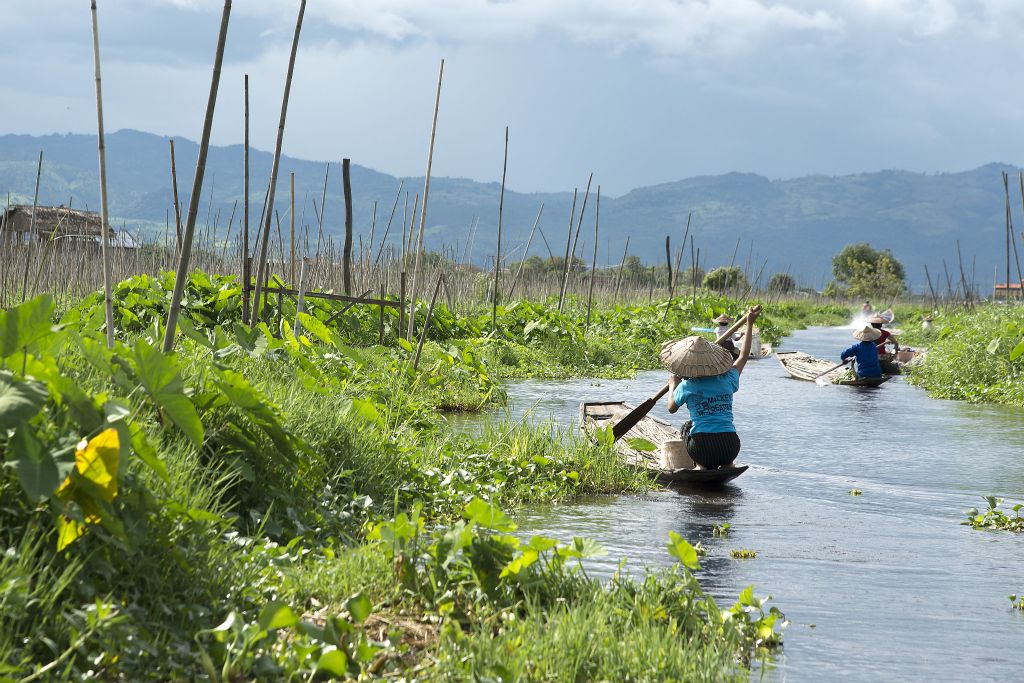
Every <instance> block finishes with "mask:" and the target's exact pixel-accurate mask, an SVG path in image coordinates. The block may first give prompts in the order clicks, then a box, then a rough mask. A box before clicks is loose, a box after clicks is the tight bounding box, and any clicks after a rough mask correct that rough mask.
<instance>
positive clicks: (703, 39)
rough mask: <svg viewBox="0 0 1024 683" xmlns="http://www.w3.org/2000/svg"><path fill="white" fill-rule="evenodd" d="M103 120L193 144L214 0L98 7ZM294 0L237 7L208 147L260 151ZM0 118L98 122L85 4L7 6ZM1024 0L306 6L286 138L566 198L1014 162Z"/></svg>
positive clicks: (19, 1) (294, 151)
mask: <svg viewBox="0 0 1024 683" xmlns="http://www.w3.org/2000/svg"><path fill="white" fill-rule="evenodd" d="M98 5H99V25H100V40H101V55H102V67H103V90H104V116H105V123H106V128H107V130H108V131H113V130H117V129H121V128H133V129H137V130H144V131H148V132H153V133H157V134H162V135H182V136H186V137H190V138H192V139H198V138H199V136H200V133H201V130H202V122H203V117H204V114H205V106H206V99H207V95H208V92H209V87H210V76H211V67H212V63H213V56H214V48H215V45H216V39H217V32H218V28H219V23H220V15H221V12H222V10H223V6H224V3H223V0H98ZM298 7H299V0H235V2H234V3H233V7H232V14H231V23H230V28H229V31H228V46H227V52H226V56H225V64H224V70H223V74H222V79H221V89H220V98H219V100H218V104H217V110H216V117H215V123H214V128H213V138H212V139H213V142H214V144H235V143H239V142H241V141H242V135H243V125H242V122H243V96H242V92H243V89H242V83H243V77H244V75H245V74H249V77H250V90H251V95H250V97H251V109H252V117H251V139H252V143H253V145H254V146H256V147H259V148H262V149H267V150H272V149H273V147H274V143H275V138H276V134H277V123H278V118H279V115H280V102H281V93H282V90H283V87H284V77H285V72H286V68H287V61H288V53H289V50H290V45H291V38H292V34H293V31H294V28H295V18H296V15H297V12H298ZM0 17H2V20H0V21H2V24H3V26H4V28H5V40H3V41H0V73H3V74H5V76H4V78H3V79H2V81H0V98H2V99H0V101H2V102H3V103H4V104H3V106H2V108H0V133H29V134H34V135H40V134H47V133H54V132H57V133H64V132H75V133H89V132H95V130H96V117H95V91H94V74H93V61H92V35H91V20H90V13H89V3H88V2H87V1H86V0H76V1H75V2H70V1H69V0H0ZM1021 35H1024V2H1020V1H1019V0H832V1H830V2H824V1H822V0H818V1H813V0H777V1H773V0H635V1H634V2H623V1H622V0H431V1H429V2H427V1H425V0H363V1H359V0H309V2H308V5H307V9H306V16H305V21H304V24H303V29H302V35H301V41H300V47H299V53H298V58H297V62H296V68H295V80H294V84H293V88H292V95H291V100H290V103H289V108H288V120H287V127H286V130H285V136H284V152H285V153H286V154H289V155H292V156H295V157H299V158H306V159H312V160H324V161H326V160H338V159H340V158H342V157H349V158H351V159H352V160H353V162H354V163H358V164H361V165H364V166H369V167H371V168H375V169H377V170H380V171H384V172H387V173H391V174H395V175H401V176H416V175H420V176H422V174H423V172H424V169H425V167H426V158H427V147H428V139H429V134H430V121H431V115H432V111H433V104H434V91H435V88H436V85H437V78H438V66H439V63H440V61H441V59H442V58H443V59H444V60H445V68H444V81H443V87H442V92H441V105H440V114H439V121H438V130H437V143H436V150H435V153H434V164H433V173H434V174H435V175H439V176H455V177H466V178H472V179H474V180H480V181H487V182H490V181H497V180H500V178H501V173H502V154H503V148H504V129H505V126H508V127H509V131H510V132H509V137H510V142H509V161H508V185H509V187H511V188H513V189H516V190H520V191H562V190H566V189H571V188H572V187H574V186H581V185H583V184H585V183H586V179H587V175H588V174H589V173H590V172H593V173H594V177H595V183H601V184H602V185H603V187H604V191H605V192H607V193H609V194H612V195H618V194H623V193H625V192H628V191H629V190H630V189H632V188H635V187H641V186H647V185H654V184H658V183H664V182H671V181H674V180H679V179H682V178H686V177H691V176H696V175H713V174H721V173H728V172H731V171H741V172H753V173H759V174H762V175H765V176H767V177H769V178H791V177H798V176H804V175H809V174H826V175H844V174H849V173H857V172H868V171H875V170H880V169H893V168H899V169H907V170H913V171H925V172H943V171H959V170H965V169H969V168H974V167H977V166H980V165H982V164H985V163H988V162H993V161H1001V162H1006V163H1014V164H1019V163H1021V162H1024V137H1022V136H1021V135H1020V132H1019V131H1020V123H1021V121H1022V120H1024V88H1021V87H1020V75H1021V74H1022V73H1024V51H1021V50H1020V47H1019V39H1020V36H1021Z"/></svg>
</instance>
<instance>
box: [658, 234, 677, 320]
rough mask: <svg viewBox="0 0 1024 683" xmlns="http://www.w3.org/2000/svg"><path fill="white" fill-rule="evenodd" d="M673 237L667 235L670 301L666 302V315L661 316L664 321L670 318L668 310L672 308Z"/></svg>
mask: <svg viewBox="0 0 1024 683" xmlns="http://www.w3.org/2000/svg"><path fill="white" fill-rule="evenodd" d="M671 241H672V236H671V235H665V267H666V268H668V278H667V279H666V282H665V288H666V289H667V290H668V301H666V302H665V313H664V315H662V316H661V319H662V320H666V319H667V318H668V309H669V308H670V307H671V306H672V295H673V294H674V292H673V291H672V245H671Z"/></svg>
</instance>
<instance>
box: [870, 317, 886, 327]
mask: <svg viewBox="0 0 1024 683" xmlns="http://www.w3.org/2000/svg"><path fill="white" fill-rule="evenodd" d="M868 322H869V323H871V324H872V325H884V324H886V323H887V322H889V321H888V320H886V319H885V318H883V317H882V316H880V315H873V316H871V317H870V318H868Z"/></svg>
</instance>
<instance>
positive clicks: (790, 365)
mask: <svg viewBox="0 0 1024 683" xmlns="http://www.w3.org/2000/svg"><path fill="white" fill-rule="evenodd" d="M775 357H776V358H777V359H778V360H779V363H781V364H782V367H783V368H784V369H785V371H786V372H788V373H789V375H790V377H793V378H795V379H802V380H804V381H807V382H813V381H814V380H815V378H817V377H818V376H819V375H821V374H822V373H823V372H825V371H827V370H828V369H829V368H832V367H835V365H836V364H835V363H833V362H832V361H828V360H825V359H824V358H815V357H814V356H812V355H810V354H808V353H804V352H803V351H776V352H775ZM845 371H846V368H836V369H834V370H832V371H831V372H829V373H828V374H827V375H825V379H827V380H828V381H830V382H833V383H835V384H839V385H841V386H846V387H877V386H879V385H881V384H885V383H886V382H888V381H889V379H890V378H889V377H887V376H884V375H883V376H882V377H857V378H856V379H846V380H840V381H838V382H837V381H836V378H837V377H839V376H840V375H841V374H842V373H844V372H845Z"/></svg>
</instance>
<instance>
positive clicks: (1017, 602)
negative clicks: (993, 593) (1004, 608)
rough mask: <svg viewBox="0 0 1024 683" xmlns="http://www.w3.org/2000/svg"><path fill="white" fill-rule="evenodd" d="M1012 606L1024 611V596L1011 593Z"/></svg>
mask: <svg viewBox="0 0 1024 683" xmlns="http://www.w3.org/2000/svg"><path fill="white" fill-rule="evenodd" d="M1009 598H1010V607H1012V608H1013V609H1019V610H1022V611H1024V597H1021V598H1018V597H1017V596H1016V594H1014V595H1010V596H1009Z"/></svg>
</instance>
